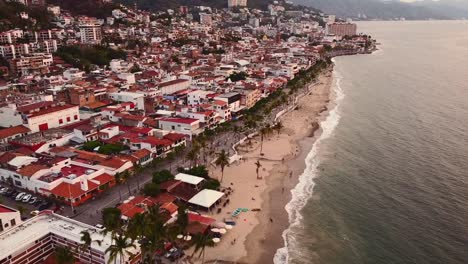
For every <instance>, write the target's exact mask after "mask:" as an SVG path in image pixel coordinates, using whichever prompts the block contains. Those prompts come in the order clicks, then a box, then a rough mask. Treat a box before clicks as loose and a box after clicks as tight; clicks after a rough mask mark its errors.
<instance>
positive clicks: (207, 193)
mask: <svg viewBox="0 0 468 264" xmlns="http://www.w3.org/2000/svg"><path fill="white" fill-rule="evenodd" d="M223 196H224V193H222V192H218V191H214V190H209V189H204V190H202V191H200V192H199V193H197V194H196V195H195V196H193V197H192V198H191V199H190V200H189V201H188V202H189V204H191V205H193V206H195V207H197V208H199V209H203V210H207V211H211V209H212V208H213V207H215V206H216V205H217V204H219V203H220V201H221V198H222V197H223Z"/></svg>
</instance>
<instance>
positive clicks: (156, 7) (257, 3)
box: [114, 0, 273, 11]
mask: <svg viewBox="0 0 468 264" xmlns="http://www.w3.org/2000/svg"><path fill="white" fill-rule="evenodd" d="M272 1H273V0H248V1H247V4H248V6H249V7H254V8H266V7H267V6H268V4H269V3H271V2H272ZM114 2H117V3H122V4H126V5H133V4H134V3H135V2H136V3H137V5H138V8H139V9H144V10H151V11H165V10H167V9H177V8H179V6H184V5H185V6H200V5H202V6H210V7H215V8H225V7H227V0H114Z"/></svg>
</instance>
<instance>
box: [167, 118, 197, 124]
mask: <svg viewBox="0 0 468 264" xmlns="http://www.w3.org/2000/svg"><path fill="white" fill-rule="evenodd" d="M161 121H166V122H173V123H181V124H193V123H195V122H197V121H198V119H193V118H162V119H161Z"/></svg>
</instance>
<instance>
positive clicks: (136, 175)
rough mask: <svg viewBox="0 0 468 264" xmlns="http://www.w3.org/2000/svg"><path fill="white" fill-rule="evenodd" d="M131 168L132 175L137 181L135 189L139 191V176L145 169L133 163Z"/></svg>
mask: <svg viewBox="0 0 468 264" xmlns="http://www.w3.org/2000/svg"><path fill="white" fill-rule="evenodd" d="M133 167H134V171H133V175H135V178H136V181H137V189H138V190H140V174H141V173H142V172H143V171H144V170H145V168H144V167H143V166H142V165H141V164H140V163H135V164H134V165H133Z"/></svg>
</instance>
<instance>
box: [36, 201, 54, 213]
mask: <svg viewBox="0 0 468 264" xmlns="http://www.w3.org/2000/svg"><path fill="white" fill-rule="evenodd" d="M51 206H52V203H51V202H44V203H42V204H41V205H39V208H37V210H39V211H42V210H47V209H49V208H50V207H51Z"/></svg>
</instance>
